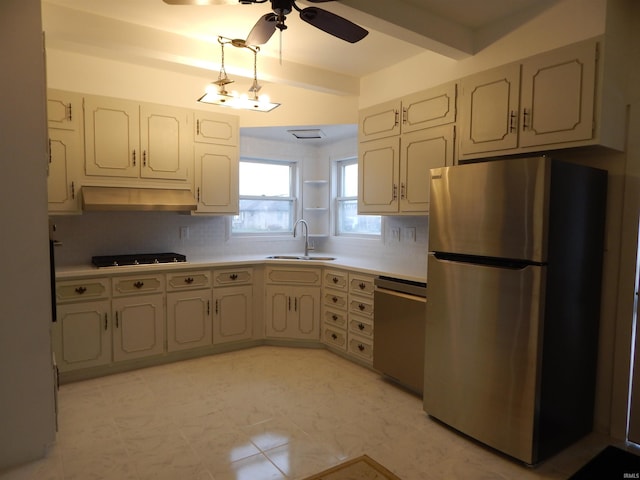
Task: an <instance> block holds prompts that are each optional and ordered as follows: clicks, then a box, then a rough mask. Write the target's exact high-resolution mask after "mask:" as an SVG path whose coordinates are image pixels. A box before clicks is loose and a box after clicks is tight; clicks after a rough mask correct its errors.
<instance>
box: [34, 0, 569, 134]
mask: <svg viewBox="0 0 640 480" xmlns="http://www.w3.org/2000/svg"><path fill="white" fill-rule="evenodd" d="M558 1H561V0H482V1H479V0H342V1H335V2H326V3H322V4H311V3H308V2H306V1H304V0H299V1H298V2H297V3H298V5H299V6H300V7H301V8H304V7H307V6H310V5H315V6H319V7H321V8H323V9H326V10H329V11H332V12H334V13H336V14H338V15H341V16H343V17H345V18H347V19H349V20H351V21H353V22H355V23H357V24H359V25H361V26H363V27H364V28H366V29H367V30H369V32H370V33H369V35H368V36H367V37H365V38H364V39H363V40H362V41H360V42H358V43H356V44H350V43H347V42H344V41H342V40H339V39H337V38H335V37H332V36H331V35H328V34H326V33H324V32H322V31H320V30H318V29H316V28H314V27H313V26H311V25H309V24H307V23H305V22H303V21H302V20H301V19H300V18H298V14H297V12H295V11H294V12H292V13H291V14H290V15H288V17H287V21H286V24H287V26H288V29H287V30H285V31H284V32H283V33H282V35H281V36H280V34H279V32H276V33H275V34H274V36H273V37H272V38H271V39H270V41H269V42H268V43H267V44H265V45H263V46H261V47H260V53H259V60H258V62H259V63H258V65H259V72H260V78H261V79H263V80H265V79H266V80H267V81H271V82H281V83H288V84H291V85H296V86H300V85H303V86H304V87H305V88H317V89H318V90H324V91H330V90H331V89H334V88H335V90H336V92H335V93H340V91H341V92H342V94H346V95H353V94H354V92H356V93H355V94H357V89H358V88H359V81H360V78H361V77H363V76H366V75H368V74H370V73H372V72H376V71H378V70H381V69H383V68H386V67H388V66H390V65H393V64H396V63H399V62H401V61H403V60H405V59H407V58H410V57H413V56H416V55H419V54H421V53H423V52H425V51H429V50H431V51H433V52H435V53H437V54H440V55H444V56H447V57H450V58H453V59H461V58H465V57H468V56H470V55H473V54H474V53H475V52H477V51H478V49H480V48H482V45H479V41H478V38H482V39H483V40H482V41H483V42H487V39H489V41H490V39H491V38H492V35H491V32H492V31H495V32H501V33H500V34H503V33H504V32H506V31H509V29H513V28H517V26H518V25H520V24H522V23H523V22H525V21H526V20H527V19H528V18H531V16H533V15H536V14H537V13H539V12H540V10H542V9H544V8H547V7H548V6H549V5H551V4H553V3H557V2H558ZM42 3H43V24H44V26H45V31H46V34H47V43H48V45H52V46H54V47H55V48H62V49H69V50H77V51H82V52H84V53H90V54H93V55H106V56H110V57H111V58H118V57H119V56H121V57H122V58H123V59H126V58H129V60H131V59H136V61H144V60H145V58H144V56H145V55H148V56H149V59H152V60H154V61H158V60H162V61H163V62H164V63H165V64H169V67H171V64H174V65H175V66H176V68H180V67H183V68H184V67H187V68H200V69H202V68H206V69H207V73H208V75H209V76H211V71H212V70H213V71H215V72H216V73H217V70H218V69H219V65H220V48H219V45H218V43H217V41H216V39H217V37H218V36H219V35H222V36H224V37H228V38H246V35H247V34H248V33H249V31H250V30H251V28H252V27H253V25H254V24H255V22H256V21H257V20H258V18H260V16H262V15H264V14H265V13H268V12H270V11H271V5H270V3H269V2H267V3H264V4H253V5H240V4H230V5H208V6H195V5H194V6H190V5H167V4H165V3H164V2H163V1H162V0H42ZM231 3H233V0H231ZM229 48H231V50H237V49H234V48H233V47H228V48H227V49H226V54H227V55H233V54H234V52H229V50H228V49H229ZM152 50H153V51H152ZM189 50H193V52H190V51H189ZM196 50H197V52H196ZM243 51H245V52H246V50H243ZM141 52H142V53H141ZM161 52H166V55H163V54H162V53H161ZM127 55H129V57H127ZM152 57H153V58H152ZM227 59H228V57H227ZM205 63H206V65H204V64H205ZM249 63H250V64H251V63H252V62H251V61H250V62H249ZM227 70H228V71H229V68H227ZM288 136H289V135H288V134H287V135H285V138H287V137H288Z"/></svg>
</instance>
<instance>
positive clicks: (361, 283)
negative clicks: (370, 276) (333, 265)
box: [358, 282, 367, 290]
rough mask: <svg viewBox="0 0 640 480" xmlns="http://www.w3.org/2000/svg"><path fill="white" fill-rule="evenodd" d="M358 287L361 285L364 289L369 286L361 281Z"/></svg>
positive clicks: (361, 288)
mask: <svg viewBox="0 0 640 480" xmlns="http://www.w3.org/2000/svg"><path fill="white" fill-rule="evenodd" d="M358 287H360V290H364V289H365V288H367V285H366V284H365V283H364V282H360V284H359V285H358Z"/></svg>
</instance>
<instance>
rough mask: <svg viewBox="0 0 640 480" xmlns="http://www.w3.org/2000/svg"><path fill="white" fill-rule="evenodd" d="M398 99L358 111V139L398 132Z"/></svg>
mask: <svg viewBox="0 0 640 480" xmlns="http://www.w3.org/2000/svg"><path fill="white" fill-rule="evenodd" d="M400 109H401V103H400V100H392V101H391V102H386V103H381V104H380V105H376V106H374V107H370V108H366V109H363V110H361V111H360V113H359V115H358V140H359V141H360V142H366V141H369V140H377V139H379V138H386V137H392V136H397V135H399V134H400Z"/></svg>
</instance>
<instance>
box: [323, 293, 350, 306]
mask: <svg viewBox="0 0 640 480" xmlns="http://www.w3.org/2000/svg"><path fill="white" fill-rule="evenodd" d="M322 298H323V301H324V303H325V305H331V306H332V307H336V308H343V309H344V308H347V294H346V293H343V292H339V291H333V290H328V289H326V290H325V291H324V293H323V296H322Z"/></svg>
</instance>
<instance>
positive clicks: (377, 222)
mask: <svg viewBox="0 0 640 480" xmlns="http://www.w3.org/2000/svg"><path fill="white" fill-rule="evenodd" d="M336 167H337V180H338V181H337V186H338V195H337V198H336V235H371V236H379V235H380V232H381V217H380V216H379V215H358V159H357V158H350V159H347V160H340V161H338V162H336Z"/></svg>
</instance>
